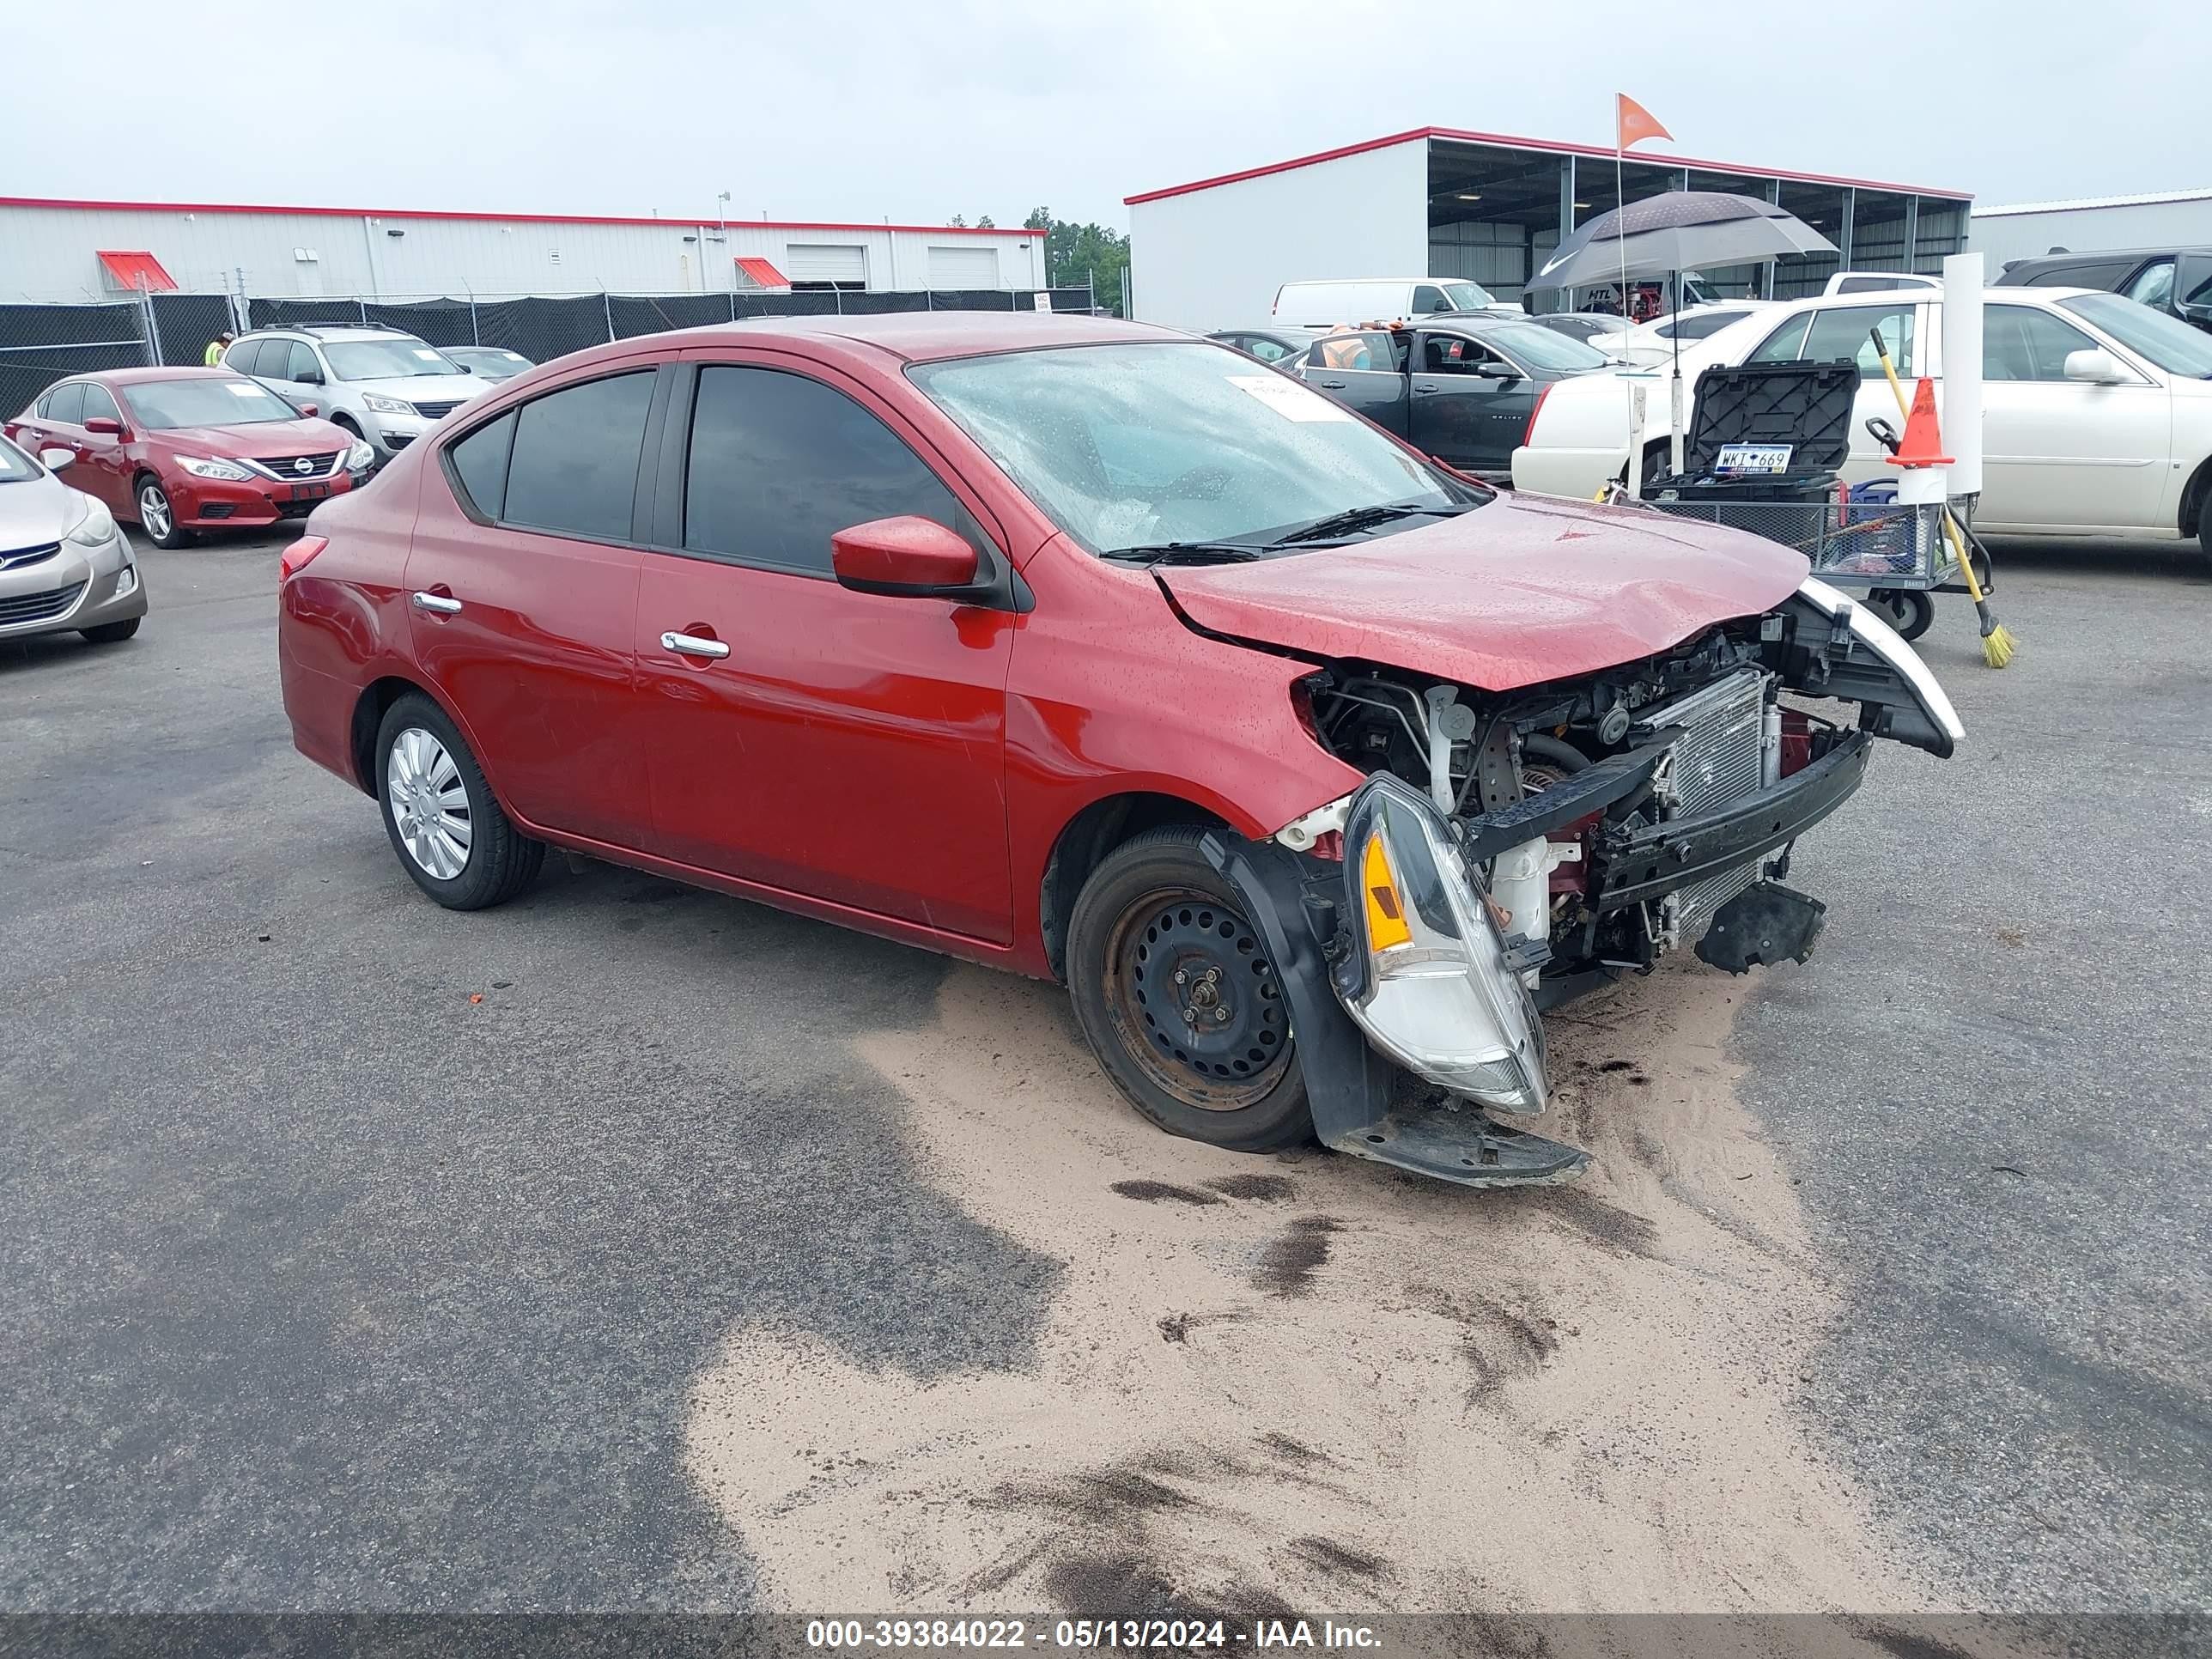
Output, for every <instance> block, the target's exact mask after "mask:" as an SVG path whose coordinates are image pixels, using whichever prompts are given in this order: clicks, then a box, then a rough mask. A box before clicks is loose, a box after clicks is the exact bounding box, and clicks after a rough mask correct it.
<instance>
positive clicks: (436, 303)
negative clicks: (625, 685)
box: [0, 287, 1096, 419]
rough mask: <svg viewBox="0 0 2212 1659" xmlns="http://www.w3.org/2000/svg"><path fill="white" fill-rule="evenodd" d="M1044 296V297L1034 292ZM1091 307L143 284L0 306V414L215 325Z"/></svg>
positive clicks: (576, 331)
mask: <svg viewBox="0 0 2212 1659" xmlns="http://www.w3.org/2000/svg"><path fill="white" fill-rule="evenodd" d="M1040 295H1042V304H1040V302H1039V296H1040ZM1044 309H1050V310H1053V311H1055V312H1062V313H1074V314H1076V315H1079V316H1082V315H1089V314H1091V313H1092V312H1093V311H1094V310H1095V309H1096V296H1095V295H1093V294H1092V292H1091V289H1089V288H1087V287H1086V288H1054V289H912V290H902V291H897V292H877V293H848V292H824V293H792V294H745V293H730V294H584V295H568V296H565V297H562V298H559V299H548V298H544V297H543V296H538V295H472V296H471V297H468V298H465V299H458V300H457V299H453V298H451V297H445V296H441V297H435V298H419V299H418V298H400V299H375V300H372V299H366V298H331V297H324V298H320V299H301V298H294V297H287V298H283V299H241V298H239V297H238V296H236V295H228V294H142V295H137V296H136V297H134V298H132V299H129V300H122V301H112V302H110V303H106V304H93V305H0V419H4V418H10V417H12V416H15V414H16V413H17V412H18V411H20V410H22V409H23V408H24V407H25V406H26V405H27V404H30V403H31V402H32V401H33V399H34V398H37V397H38V395H39V394H40V392H44V391H45V390H46V388H47V387H48V386H52V384H53V383H54V382H55V381H56V380H65V379H67V378H68V377H69V376H70V375H72V374H87V373H88V372H90V371H92V370H94V369H102V368H139V367H141V366H143V365H146V364H153V363H161V364H170V365H176V364H197V363H199V362H204V359H205V356H206V352H207V349H208V345H209V343H210V342H211V341H212V340H214V339H215V338H216V336H218V335H219V334H222V333H223V332H224V331H232V332H243V331H246V330H247V329H252V328H277V327H283V326H284V325H287V324H298V323H334V322H348V323H349V322H359V323H362V324H367V325H372V326H375V327H380V328H390V329H397V330H400V331H404V332H405V333H409V334H413V335H416V336H418V337H420V338H422V339H424V340H427V341H428V342H429V343H430V344H432V345H487V346H504V347H506V348H507V349H508V350H510V351H517V352H520V353H521V354H522V355H523V356H526V357H527V358H529V359H530V360H531V361H532V362H538V363H542V362H548V361H550V359H552V358H555V357H560V356H566V355H568V353H569V352H571V351H580V350H582V349H584V348H585V347H586V346H594V345H605V343H607V342H608V341H610V340H627V339H630V338H633V337H635V336H637V335H641V334H658V333H659V332H661V331H664V330H666V329H672V328H698V327H702V326H704V325H708V324H713V323H728V322H738V321H742V320H744V319H747V318H752V317H805V316H848V317H856V316H877V315H881V314H883V313H889V312H902V311H1007V312H1014V311H1033V310H1044Z"/></svg>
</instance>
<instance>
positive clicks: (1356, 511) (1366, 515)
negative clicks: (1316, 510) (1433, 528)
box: [1268, 501, 1480, 547]
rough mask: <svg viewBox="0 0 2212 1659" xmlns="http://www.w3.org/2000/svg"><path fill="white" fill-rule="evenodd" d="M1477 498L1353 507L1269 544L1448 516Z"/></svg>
mask: <svg viewBox="0 0 2212 1659" xmlns="http://www.w3.org/2000/svg"><path fill="white" fill-rule="evenodd" d="M1478 506H1480V502H1477V501H1455V502H1453V503H1451V504H1450V505H1449V506H1446V507H1408V506H1405V505H1402V504H1398V505H1394V504H1392V503H1389V502H1387V501H1386V502H1382V503H1379V504H1377V505H1376V506H1374V507H1352V509H1350V510H1349V511H1348V512H1344V513H1330V514H1329V515H1328V517H1327V518H1325V519H1316V520H1314V521H1313V522H1312V523H1311V524H1310V525H1307V526H1304V527H1303V528H1301V529H1297V530H1293V531H1291V532H1290V534H1289V535H1287V536H1278V537H1276V538H1275V539H1274V540H1273V542H1271V543H1269V544H1268V545H1269V546H1271V547H1286V546H1288V545H1289V544H1291V543H1292V542H1318V541H1325V540H1327V539H1328V538H1329V537H1331V536H1348V535H1351V534H1352V532H1355V531H1360V530H1370V529H1372V528H1373V527H1374V526H1376V525H1380V524H1388V523H1389V522H1390V521H1391V520H1393V519H1411V518H1427V517H1435V518H1452V517H1455V516H1456V515H1457V514H1459V513H1465V512H1467V511H1468V510H1469V509H1471V508H1473V507H1478Z"/></svg>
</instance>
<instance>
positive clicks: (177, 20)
mask: <svg viewBox="0 0 2212 1659" xmlns="http://www.w3.org/2000/svg"><path fill="white" fill-rule="evenodd" d="M1669 9H1673V10H1674V11H1676V12H1678V13H1680V14H1682V15H1683V21H1680V22H1679V23H1669V22H1668V21H1665V14H1666V13H1667V12H1668V10H1669ZM8 11H9V18H8V21H7V22H6V23H5V24H4V25H0V39H4V40H5V46H6V59H7V64H8V69H7V72H6V73H5V74H4V76H0V106H4V107H5V110H6V113H7V120H6V122H5V126H4V131H6V132H7V134H8V138H7V143H6V146H5V150H4V155H5V158H6V159H5V160H4V161H0V194H9V195H25V196H64V197H120V198H130V199H157V200H188V201H210V202H264V203H273V204H293V203H299V204H316V205H328V206H339V207H374V208H463V209H470V208H473V209H488V210H512V211H534V212H555V213H559V212H567V213H594V212H598V213H644V212H649V211H652V210H656V209H657V210H659V211H660V212H663V213H665V214H669V215H671V216H681V217H696V216H701V215H707V216H711V215H713V214H714V211H715V205H714V197H715V193H716V192H717V191H721V190H724V189H726V190H728V191H731V192H732V196H733V197H734V200H733V202H732V207H731V216H732V217H743V216H755V217H758V216H762V215H763V214H765V215H767V216H771V217H775V218H780V219H810V218H822V219H838V220H847V219H849V220H863V221H865V220H878V219H885V218H889V219H891V220H895V221H898V222H941V221H942V220H943V219H944V218H945V216H949V215H951V214H954V213H960V214H963V215H965V216H968V217H969V218H970V219H971V220H972V219H973V218H974V217H975V215H976V214H978V213H979V212H982V213H989V214H991V215H993V216H994V217H995V218H997V219H998V221H999V222H1000V223H1002V224H1006V223H1012V222H1018V220H1019V219H1020V217H1021V216H1022V215H1023V214H1024V212H1026V211H1027V210H1029V209H1030V208H1031V207H1034V206H1036V205H1038V204H1046V205H1048V206H1050V207H1051V208H1052V209H1053V210H1054V212H1055V213H1056V214H1057V215H1058V216H1060V217H1062V218H1076V219H1092V218H1096V219H1099V220H1102V221H1105V222H1111V223H1115V224H1118V225H1123V226H1126V225H1127V210H1126V209H1125V208H1124V207H1123V206H1122V205H1121V198H1122V197H1124V196H1127V195H1129V194H1131V193H1133V192H1135V191H1144V190H1149V189H1155V188H1158V187H1159V186H1162V185H1172V184H1178V183H1182V182H1184V181H1187V180H1189V179H1197V178H1201V177H1204V176H1206V175H1208V174H1211V173H1222V172H1228V171H1232V170H1235V169H1237V168H1240V167H1250V166H1255V165H1258V164H1261V163H1264V162H1267V161H1279V160H1282V159H1285V158H1287V157H1289V156H1292V155H1301V154H1305V153H1309V152H1311V151H1314V150H1317V149H1328V148H1331V147H1333V146H1335V145H1338V144H1342V143H1352V142H1357V141H1358V140H1360V139H1363V138H1370V137H1378V136H1380V135H1382V134H1384V133H1389V132H1395V131H1402V130H1404V129H1406V128H1407V127H1413V126H1424V125H1439V126H1458V127H1468V128H1474V129H1477V130H1480V131H1490V132H1500V133H1512V134H1518V135H1523V136H1528V137H1546V138H1557V139H1567V140H1572V141H1579V142H1583V143H1610V141H1611V110H1612V94H1613V92H1614V91H1615V90H1617V89H1618V90H1623V91H1626V92H1628V93H1629V94H1631V95H1632V96H1634V97H1636V98H1637V99H1638V100H1641V101H1642V102H1643V103H1644V104H1645V105H1646V106H1648V107H1649V108H1650V110H1651V112H1653V113H1654V114H1655V115H1656V116H1657V117H1658V118H1660V119H1661V120H1662V121H1663V122H1664V123H1666V125H1668V127H1670V128H1671V129H1672V130H1673V131H1674V135H1675V137H1676V140H1677V143H1676V144H1675V146H1674V153H1678V154H1680V155H1688V156H1694V157H1698V158H1699V159H1707V160H1715V161H1740V162H1744V163H1749V164H1764V165H1768V166H1774V167H1795V168H1799V169H1802V170H1806V171H1809V172H1816V173H1844V174H1850V175H1853V176H1857V177H1864V178H1872V179H1885V180H1893V181H1896V182H1901V183H1907V184H1921V185H1935V186H1941V187H1945V188H1955V189H1961V190H1966V191H1972V192H1973V193H1974V194H1975V195H1976V196H1977V197H1978V198H1979V199H1980V200H1981V201H1982V202H1983V203H1984V204H1996V203H2000V202H2012V201H2021V200H2040V199H2043V198H2045V197H2063V196H2077V195H2107V194H2118V193H2122V192H2129V191H2148V190H2160V189H2173V188H2181V187H2188V186H2201V185H2212V146H2208V144H2207V143H2206V142H2205V131H2206V129H2205V121H2204V109H2205V102H2206V98H2207V96H2208V86H2212V82H2208V80H2207V65H2208V64H2212V5H2207V4H2204V3H2203V0H2194V3H2190V0H2164V3H2155V4H2154V3H2142V0H2100V3H2098V4H2094V5H2084V4H2081V3H2079V0H2069V3H2067V4H2064V5H2060V4H2056V3H2050V0H2015V3H2010V4H1984V3H1961V0H1923V3H1921V4H1917V5H1916V4H1894V3H1891V4H1879V5H1869V4H1864V3H1862V4H1857V5H1824V6H1820V7H1819V8H1818V9H1817V11H1815V10H1814V9H1811V8H1805V7H1800V6H1791V5H1787V4H1776V5H1773V6H1771V7H1766V8H1746V7H1743V6H1741V5H1730V4H1721V5H1705V6H1698V7H1688V6H1680V5H1676V6H1674V7H1672V8H1670V7H1669V6H1668V5H1665V4H1657V5H1655V4H1651V3H1649V0H1643V3H1637V4H1634V5H1617V4H1613V3H1610V0H1586V3H1583V4H1580V5H1565V4H1552V5H1534V6H1532V5H1528V4H1525V3H1513V4H1474V5H1468V4H1461V5H1454V6H1443V7H1439V6H1437V5H1435V4H1433V3H1425V4H1419V5H1414V4H1400V3H1375V4H1370V5H1365V6H1359V5H1355V4H1350V3H1345V4H1325V3H1319V0H1112V3H1093V4H1091V5H1087V6H1084V7H1080V8H1077V7H1073V6H1067V5H1051V4H1044V3H1032V4H1026V5H1017V4H990V3H981V0H898V3H883V0H836V3H829V4H805V5H800V4H789V5H760V4H754V3H736V4H725V5H713V4H707V3H699V0H629V3H623V4H616V5H608V4H605V3H604V0H593V3H589V4H583V3H571V0H538V3H532V4H518V3H512V0H473V3H472V0H449V3H447V4H443V5H428V4H421V3H416V0H378V3H374V4H366V5H364V4H358V3H345V4H336V5H327V6H323V5H303V4H299V3H296V0H295V3H289V4H265V3H260V0H226V3H222V4H220V5H216V4H205V3H199V0H169V3H165V4H139V3H132V0H120V3H118V0H108V3H105V4H100V5H98V6H94V7H93V8H91V9H83V8H80V7H77V6H73V5H68V4H56V3H36V0H26V3H23V4H20V5H14V6H10V7H9V8H8ZM1796 14H1802V15H1803V21H1795V16H1794V15H1796ZM1646 150H1647V153H1650V154H1652V155H1663V154H1666V153H1668V146H1665V145H1663V144H1662V145H1652V146H1647V147H1646Z"/></svg>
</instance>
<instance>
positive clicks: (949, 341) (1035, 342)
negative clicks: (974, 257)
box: [593, 311, 1191, 362]
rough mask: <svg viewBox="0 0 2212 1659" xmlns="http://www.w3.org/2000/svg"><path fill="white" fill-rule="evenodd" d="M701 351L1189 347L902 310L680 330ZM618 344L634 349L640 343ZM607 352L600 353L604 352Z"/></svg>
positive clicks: (1140, 336)
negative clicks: (786, 344)
mask: <svg viewBox="0 0 2212 1659" xmlns="http://www.w3.org/2000/svg"><path fill="white" fill-rule="evenodd" d="M676 332H678V333H680V334H681V335H683V336H684V339H685V340H686V341H687V342H690V343H697V344H703V345H744V344H747V343H752V342H758V341H780V340H812V341H816V342H818V343H823V344H836V345H846V344H850V345H863V346H872V347H874V348H876V349H878V350H879V351H883V352H885V353H888V354H889V355H890V356H894V357H899V358H903V359H904V360H905V361H907V362H927V361H931V360H933V359H937V358H943V357H977V356H984V355H986V354H987V353H991V352H998V351H1033V350H1039V349H1044V348H1047V347H1050V346H1068V345H1110V344H1113V343H1116V342H1126V341H1139V340H1143V341H1153V342H1176V341H1181V342H1183V343H1188V342H1189V341H1190V338H1191V337H1190V336H1189V335H1188V334H1187V333H1185V332H1183V331H1182V330H1181V329H1173V328H1159V327H1156V326H1154V325H1152V324H1150V323H1125V322H1122V321H1121V320H1120V319H1117V318H1113V317H1069V316H1065V315H1062V314H1060V313H1054V312H1042V311H1030V312H1018V311H1017V312H1004V311H898V312H888V313H884V314H883V315H881V316H876V317H834V316H833V317H757V318H753V319H750V320H748V321H745V322H738V323H708V324H707V325H704V326H703V327H699V328H687V329H679V330H677V331H676ZM641 338H650V337H649V336H646V337H631V338H629V339H627V340H617V341H615V342H613V345H614V346H615V347H616V348H617V349H619V348H621V347H623V346H629V347H632V348H635V346H636V345H637V344H638V343H639V341H640V339H641ZM593 349H594V350H595V351H596V350H601V349H605V348H599V347H594V348H593Z"/></svg>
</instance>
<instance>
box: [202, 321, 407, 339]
mask: <svg viewBox="0 0 2212 1659" xmlns="http://www.w3.org/2000/svg"><path fill="white" fill-rule="evenodd" d="M264 334H276V335H282V336H283V337H285V338H287V339H308V340H328V339H333V338H337V337H350V338H354V339H368V340H415V339H420V338H421V336H420V335H416V334H410V333H409V332H408V331H406V330H405V329H404V328H383V327H380V326H379V325H377V324H374V323H271V324H270V325H269V326H268V327H266V328H250V329H248V330H246V332H245V333H243V334H241V335H240V336H239V338H240V339H241V340H251V339H252V338H253V337H255V336H257V335H264Z"/></svg>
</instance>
